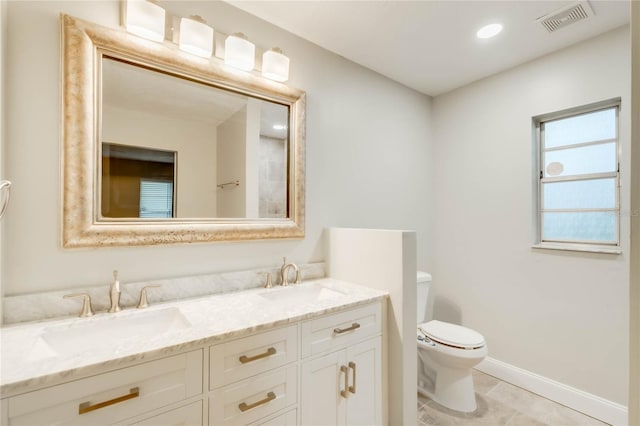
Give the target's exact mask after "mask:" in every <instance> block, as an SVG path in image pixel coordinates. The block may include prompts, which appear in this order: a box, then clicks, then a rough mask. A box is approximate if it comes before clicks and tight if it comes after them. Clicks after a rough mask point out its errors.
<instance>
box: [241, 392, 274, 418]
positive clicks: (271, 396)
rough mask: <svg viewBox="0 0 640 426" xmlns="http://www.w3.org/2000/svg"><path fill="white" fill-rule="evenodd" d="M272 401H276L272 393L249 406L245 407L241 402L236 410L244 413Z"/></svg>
mask: <svg viewBox="0 0 640 426" xmlns="http://www.w3.org/2000/svg"><path fill="white" fill-rule="evenodd" d="M274 399H276V394H275V393H273V392H269V393H268V394H267V397H266V398H265V399H261V400H260V401H257V402H254V403H253V404H249V405H247V403H246V402H241V403H240V404H238V408H239V409H240V411H242V412H243V413H244V412H245V411H247V410H251V409H252V408H256V407H258V406H260V405H264V404H266V403H267V402H271V401H273V400H274Z"/></svg>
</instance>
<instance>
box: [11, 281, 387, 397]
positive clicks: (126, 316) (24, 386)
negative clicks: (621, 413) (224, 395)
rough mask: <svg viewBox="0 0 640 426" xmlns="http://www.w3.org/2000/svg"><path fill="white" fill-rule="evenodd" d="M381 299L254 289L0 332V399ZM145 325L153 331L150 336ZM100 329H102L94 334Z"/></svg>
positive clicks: (316, 286)
mask: <svg viewBox="0 0 640 426" xmlns="http://www.w3.org/2000/svg"><path fill="white" fill-rule="evenodd" d="M323 288H324V289H325V290H322V289H323ZM301 290H302V292H307V291H308V292H309V294H311V293H313V294H314V296H313V297H312V300H311V299H310V300H308V301H304V300H303V301H299V300H294V299H290V298H289V296H291V294H292V293H291V291H294V292H295V291H301ZM316 290H317V292H315V291H316ZM321 290H322V292H321ZM327 290H329V291H327ZM265 296H266V297H265ZM387 296H388V294H387V293H386V292H382V291H379V290H373V289H370V288H367V287H363V286H360V285H356V284H352V283H348V282H344V281H338V280H334V279H331V278H322V279H317V280H311V281H308V282H305V283H303V284H299V285H291V286H289V287H274V288H272V289H264V288H258V289H251V290H245V291H239V292H235V293H224V294H218V295H213V296H207V297H202V298H198V299H190V300H181V301H178V302H170V303H162V304H158V305H155V306H151V307H149V308H146V309H144V310H138V309H126V310H123V311H121V312H118V313H115V314H109V313H97V314H96V315H95V316H93V317H90V318H77V317H76V318H66V319H60V320H50V321H41V322H33V323H25V324H18V325H13V326H7V327H2V328H1V329H0V343H1V347H0V394H1V395H2V397H6V396H9V395H14V394H18V393H21V392H25V391H28V390H31V389H32V388H35V387H42V386H46V385H49V384H55V383H59V382H61V381H65V380H66V379H69V378H70V376H74V377H76V376H83V377H84V376H87V375H90V374H96V373H99V372H102V371H105V370H109V369H113V368H118V367H119V366H121V365H124V364H128V363H130V362H132V361H136V360H144V359H146V358H150V357H157V356H161V355H170V354H172V353H176V352H177V351H182V350H185V349H189V348H196V347H199V346H202V345H208V344H215V343H217V342H219V341H221V340H223V339H227V338H231V337H238V336H242V335H245V334H249V333H251V332H255V331H260V330H266V329H268V328H272V327H277V326H282V325H286V324H289V323H293V322H296V321H300V320H304V319H308V318H313V317H317V316H320V315H324V314H328V313H331V312H334V311H338V310H342V309H345V308H349V307H354V306H358V305H362V304H366V303H370V302H373V301H376V300H382V299H384V298H386V297H387ZM130 319H134V321H129V320H130ZM138 319H139V320H140V321H139V323H140V324H143V323H144V324H146V325H147V328H144V327H141V330H143V332H145V333H146V335H139V334H136V332H135V330H134V328H135V326H134V327H129V326H127V329H126V330H123V329H122V326H121V325H120V324H136V322H138V321H137V320H138ZM159 319H160V320H159ZM153 324H157V327H156V328H157V329H154V328H153ZM104 325H106V326H107V327H106V328H100V327H101V326H104ZM149 327H150V328H149ZM94 329H95V330H97V329H100V330H108V332H103V331H101V332H100V336H99V337H98V336H96V334H95V333H94V334H92V330H94ZM118 330H121V331H122V335H119V334H118ZM82 333H85V334H84V335H86V336H88V339H87V344H86V347H81V346H82V344H72V343H70V344H69V345H67V347H66V348H65V347H64V343H65V340H64V339H66V338H69V337H68V336H71V337H70V338H71V339H73V338H74V336H84V335H83V334H82ZM51 335H57V336H59V337H60V336H62V337H61V338H59V339H58V344H59V345H62V349H60V350H56V349H52V348H53V347H54V346H51V345H50V344H48V343H47V340H46V338H47V336H51ZM75 341H77V340H75ZM75 341H74V340H70V342H75ZM61 352H66V353H61Z"/></svg>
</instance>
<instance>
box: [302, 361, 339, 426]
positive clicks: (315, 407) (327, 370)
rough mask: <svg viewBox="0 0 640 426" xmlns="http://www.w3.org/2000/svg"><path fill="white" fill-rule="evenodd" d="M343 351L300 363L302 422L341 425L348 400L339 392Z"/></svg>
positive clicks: (304, 423) (319, 424)
mask: <svg viewBox="0 0 640 426" xmlns="http://www.w3.org/2000/svg"><path fill="white" fill-rule="evenodd" d="M345 364H346V352H345V351H344V350H342V351H338V352H333V353H330V354H329V355H325V356H323V357H320V358H317V359H314V360H310V361H307V362H305V363H304V364H302V383H301V385H300V386H301V387H302V392H301V398H300V399H301V401H300V413H301V419H300V421H301V423H302V425H305V426H307V425H309V426H311V425H318V426H327V425H344V424H345V415H346V402H347V400H346V399H345V398H344V397H343V396H341V395H340V392H341V391H343V390H344V389H345V388H344V386H345V374H346V372H345V371H342V370H341V369H340V367H342V366H344V365H345Z"/></svg>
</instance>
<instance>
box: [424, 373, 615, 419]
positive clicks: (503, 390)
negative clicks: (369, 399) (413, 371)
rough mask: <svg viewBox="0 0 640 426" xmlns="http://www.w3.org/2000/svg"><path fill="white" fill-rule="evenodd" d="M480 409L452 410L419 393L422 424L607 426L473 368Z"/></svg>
mask: <svg viewBox="0 0 640 426" xmlns="http://www.w3.org/2000/svg"><path fill="white" fill-rule="evenodd" d="M473 381H474V383H475V387H476V400H477V402H478V409H477V410H476V411H474V412H473V413H459V412H456V411H452V410H449V409H448V408H445V407H443V406H441V405H440V404H438V403H437V402H435V401H432V400H430V399H429V398H426V397H423V396H421V395H418V425H419V426H449V425H451V426H454V425H455V426H458V425H469V426H471V425H487V426H488V425H491V426H539V425H540V426H544V425H549V426H583V425H584V426H592V425H593V426H596V425H597V426H605V425H606V423H602V422H601V421H599V420H596V419H594V418H592V417H589V416H586V415H584V414H582V413H579V412H577V411H574V410H572V409H570V408H567V407H565V406H563V405H560V404H557V403H555V402H553V401H550V400H548V399H546V398H543V397H541V396H538V395H536V394H533V393H531V392H529V391H526V390H524V389H521V388H519V387H517V386H513V385H511V384H509V383H506V382H503V381H501V380H498V379H496V378H495V377H492V376H489V375H487V374H483V373H481V372H479V371H476V370H473Z"/></svg>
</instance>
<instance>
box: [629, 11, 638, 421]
mask: <svg viewBox="0 0 640 426" xmlns="http://www.w3.org/2000/svg"><path fill="white" fill-rule="evenodd" d="M631 3H632V4H631V31H632V33H631V48H632V52H631V55H632V65H631V76H632V81H631V86H632V95H631V96H632V98H633V105H632V107H631V108H632V109H631V114H632V115H631V116H632V117H633V119H632V120H631V122H632V128H631V140H632V142H631V144H632V146H631V153H632V155H633V157H632V159H631V171H632V181H631V187H632V188H633V191H632V193H631V194H632V195H631V212H633V214H632V215H631V221H632V222H631V241H632V247H631V257H630V259H633V260H632V261H631V268H630V274H631V276H630V281H629V285H630V286H631V288H630V292H629V296H630V297H629V306H630V310H631V321H630V330H629V339H630V342H629V344H630V351H629V359H630V360H631V363H630V368H629V377H630V378H631V380H629V424H630V425H634V424H640V3H639V2H631Z"/></svg>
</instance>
